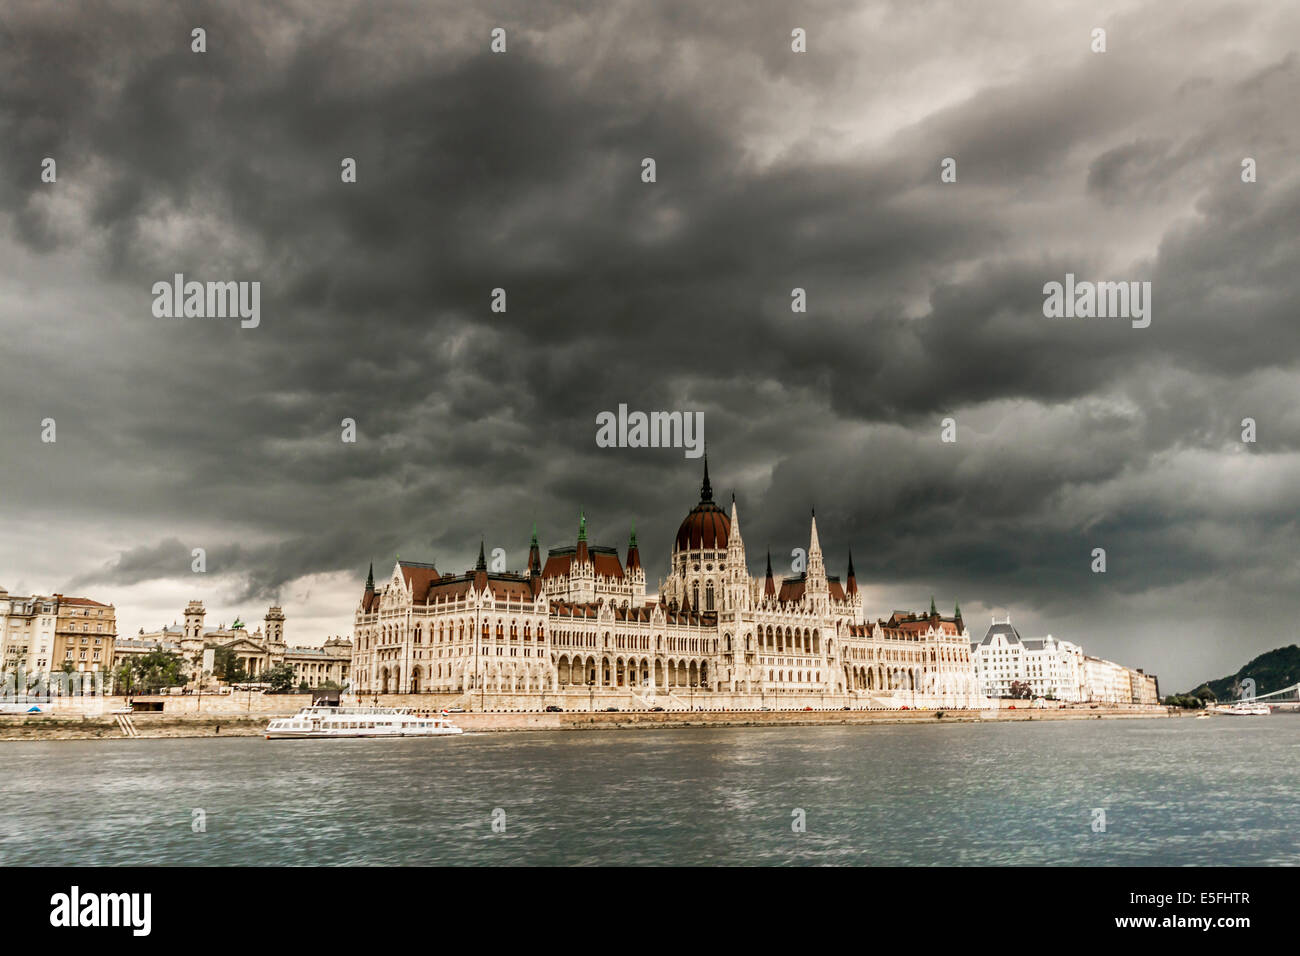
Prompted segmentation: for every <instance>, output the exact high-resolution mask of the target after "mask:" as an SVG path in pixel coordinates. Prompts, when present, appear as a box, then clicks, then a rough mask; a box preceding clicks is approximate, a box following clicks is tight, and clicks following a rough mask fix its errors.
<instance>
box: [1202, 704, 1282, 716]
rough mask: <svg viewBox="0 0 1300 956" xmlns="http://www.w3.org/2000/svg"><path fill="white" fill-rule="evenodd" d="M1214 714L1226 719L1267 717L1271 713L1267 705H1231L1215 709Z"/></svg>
mask: <svg viewBox="0 0 1300 956" xmlns="http://www.w3.org/2000/svg"><path fill="white" fill-rule="evenodd" d="M1214 712H1215V713H1216V714H1225V715H1226V716H1228V717H1267V716H1268V715H1269V714H1270V713H1272V711H1270V710H1269V709H1268V705H1267V704H1233V705H1231V706H1230V707H1216V708H1215V709H1214Z"/></svg>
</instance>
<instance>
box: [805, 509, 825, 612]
mask: <svg viewBox="0 0 1300 956" xmlns="http://www.w3.org/2000/svg"><path fill="white" fill-rule="evenodd" d="M830 597H831V592H830V585H829V584H827V582H826V562H825V560H824V559H823V558H822V544H821V541H820V540H819V539H818V537H817V512H816V511H814V512H813V513H812V531H811V532H810V533H809V538H808V572H807V576H806V577H805V578H804V598H805V600H808V601H811V602H812V606H813V608H814V609H816V610H818V611H822V612H824V611H825V610H826V608H827V606H828V605H829V604H830Z"/></svg>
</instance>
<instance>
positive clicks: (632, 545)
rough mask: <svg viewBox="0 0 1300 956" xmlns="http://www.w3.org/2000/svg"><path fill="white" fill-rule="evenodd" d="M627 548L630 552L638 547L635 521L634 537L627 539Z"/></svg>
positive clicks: (634, 523)
mask: <svg viewBox="0 0 1300 956" xmlns="http://www.w3.org/2000/svg"><path fill="white" fill-rule="evenodd" d="M627 547H628V550H629V551H630V550H632V549H633V548H635V547H636V522H635V521H633V522H632V536H631V537H630V538H628V539H627Z"/></svg>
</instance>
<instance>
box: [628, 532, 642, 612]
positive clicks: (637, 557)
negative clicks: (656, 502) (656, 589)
mask: <svg viewBox="0 0 1300 956" xmlns="http://www.w3.org/2000/svg"><path fill="white" fill-rule="evenodd" d="M626 571H627V577H628V583H629V584H631V586H632V599H631V604H632V607H641V606H642V605H643V604H645V569H644V568H642V567H641V549H640V548H638V547H637V545H636V522H635V521H633V522H632V533H631V534H630V535H628V539H627V568H626Z"/></svg>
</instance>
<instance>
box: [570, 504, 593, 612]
mask: <svg viewBox="0 0 1300 956" xmlns="http://www.w3.org/2000/svg"><path fill="white" fill-rule="evenodd" d="M569 594H570V595H571V600H574V601H594V600H596V565H595V563H594V562H593V561H592V560H591V552H590V551H589V550H588V549H587V513H586V512H585V511H583V510H582V509H581V508H579V509H578V547H577V549H576V553H575V554H574V557H573V564H572V565H570V566H569Z"/></svg>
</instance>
